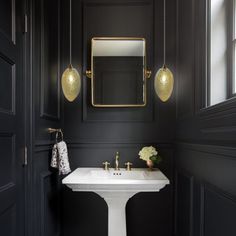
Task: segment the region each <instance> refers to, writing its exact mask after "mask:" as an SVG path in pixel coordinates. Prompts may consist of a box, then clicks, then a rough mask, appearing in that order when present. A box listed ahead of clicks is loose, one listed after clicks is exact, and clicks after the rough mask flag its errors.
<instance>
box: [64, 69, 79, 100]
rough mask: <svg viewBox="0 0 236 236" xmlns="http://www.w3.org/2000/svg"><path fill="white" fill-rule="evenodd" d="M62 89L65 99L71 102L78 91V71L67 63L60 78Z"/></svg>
mask: <svg viewBox="0 0 236 236" xmlns="http://www.w3.org/2000/svg"><path fill="white" fill-rule="evenodd" d="M61 85H62V91H63V93H64V95H65V97H66V99H67V100H68V101H70V102H73V101H74V100H75V99H76V97H77V96H78V95H79V93H80V88H81V78H80V75H79V73H78V71H77V70H76V69H75V68H73V67H72V65H69V66H68V68H67V69H66V70H65V71H64V73H63V74H62V78H61Z"/></svg>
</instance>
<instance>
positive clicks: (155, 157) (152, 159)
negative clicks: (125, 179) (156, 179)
mask: <svg viewBox="0 0 236 236" xmlns="http://www.w3.org/2000/svg"><path fill="white" fill-rule="evenodd" d="M150 160H151V161H152V162H153V163H154V164H156V165H158V164H159V163H160V162H161V161H162V158H161V156H159V155H157V156H152V157H150Z"/></svg>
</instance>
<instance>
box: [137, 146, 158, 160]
mask: <svg viewBox="0 0 236 236" xmlns="http://www.w3.org/2000/svg"><path fill="white" fill-rule="evenodd" d="M157 154H158V152H157V151H156V148H154V147H153V146H150V147H143V148H142V150H141V151H139V158H140V159H142V160H144V161H148V160H149V159H150V157H152V156H156V155H157Z"/></svg>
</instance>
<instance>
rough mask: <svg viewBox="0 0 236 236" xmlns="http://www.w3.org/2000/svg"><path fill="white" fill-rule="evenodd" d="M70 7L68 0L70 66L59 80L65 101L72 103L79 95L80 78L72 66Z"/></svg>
mask: <svg viewBox="0 0 236 236" xmlns="http://www.w3.org/2000/svg"><path fill="white" fill-rule="evenodd" d="M71 19H72V7H71V0H70V64H69V66H68V68H67V69H66V70H65V71H64V73H63V74H62V78H61V85H62V91H63V93H64V96H65V97H66V99H67V100H68V101H70V102H73V101H74V100H75V99H76V98H77V96H78V95H79V93H80V88H81V78H80V75H79V73H78V71H77V70H76V69H75V68H73V66H72V59H71V58H72V53H71V47H72V29H71V28H72V22H71V21H72V20H71Z"/></svg>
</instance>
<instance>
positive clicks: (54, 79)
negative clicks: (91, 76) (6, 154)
mask: <svg viewBox="0 0 236 236" xmlns="http://www.w3.org/2000/svg"><path fill="white" fill-rule="evenodd" d="M30 7H31V18H30V17H29V18H30V21H29V22H30V23H31V25H30V27H31V28H30V30H31V32H32V34H31V40H32V42H31V44H30V46H31V48H30V50H31V52H32V55H31V56H32V58H31V60H32V65H31V68H30V70H31V71H32V81H31V83H32V88H33V90H32V160H30V162H29V167H28V168H29V169H31V189H32V191H31V199H32V205H31V206H30V213H31V217H29V222H30V223H31V224H29V226H28V227H29V228H30V232H29V235H34V236H36V235H37V236H46V235H47V236H51V235H55V236H57V235H60V207H61V206H60V204H59V201H60V184H59V183H60V181H59V178H58V173H57V172H56V171H55V170H52V169H51V168H50V159H51V149H52V145H53V142H54V140H55V135H50V134H49V133H48V131H47V129H48V128H49V127H51V128H62V109H61V97H62V96H61V93H60V76H61V75H60V73H61V72H60V0H50V1H47V0H33V1H31V5H30Z"/></svg>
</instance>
